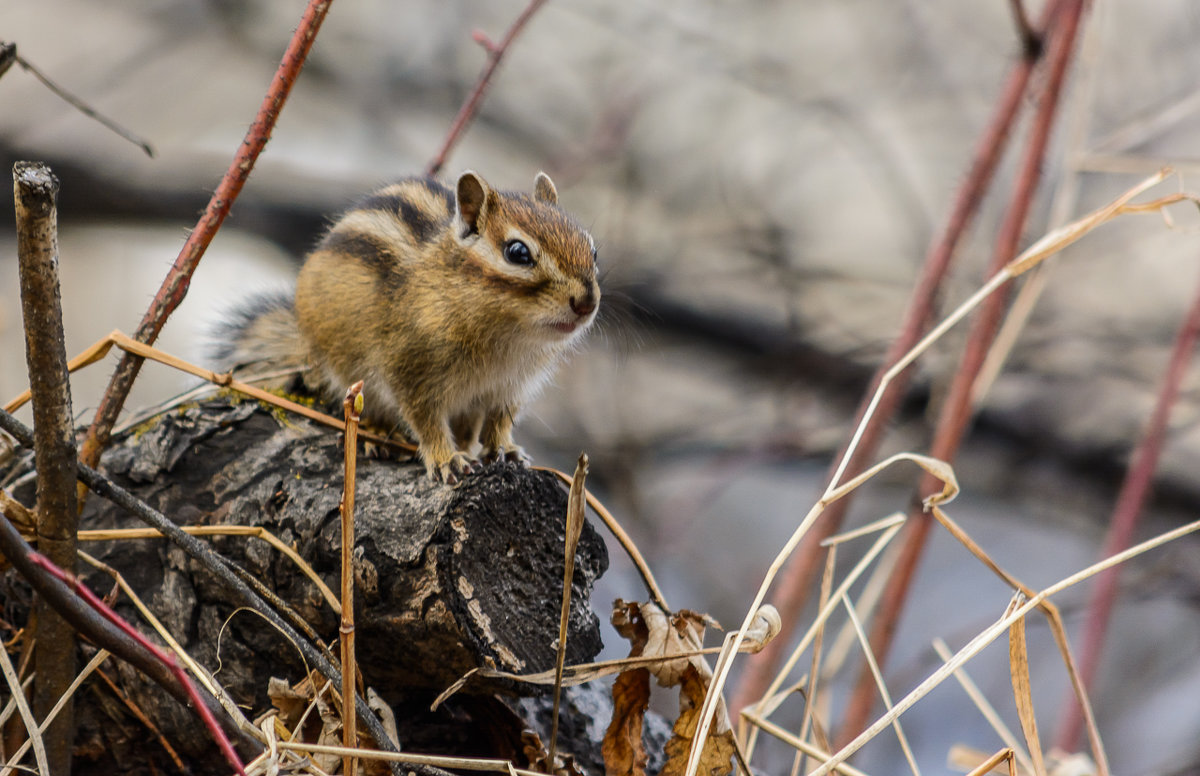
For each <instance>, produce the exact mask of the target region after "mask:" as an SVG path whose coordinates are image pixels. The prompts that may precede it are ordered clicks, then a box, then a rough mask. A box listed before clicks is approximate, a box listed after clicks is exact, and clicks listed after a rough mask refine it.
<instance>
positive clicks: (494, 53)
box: [425, 0, 546, 176]
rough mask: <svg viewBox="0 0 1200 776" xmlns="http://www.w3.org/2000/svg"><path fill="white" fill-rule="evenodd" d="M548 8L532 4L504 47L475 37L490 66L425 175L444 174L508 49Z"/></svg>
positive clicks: (539, 1) (537, 2)
mask: <svg viewBox="0 0 1200 776" xmlns="http://www.w3.org/2000/svg"><path fill="white" fill-rule="evenodd" d="M545 4H546V0H530V2H529V5H527V6H526V7H525V10H524V11H522V12H521V15H520V16H518V17H517V18H516V21H514V22H513V23H512V26H511V27H509V28H508V32H506V33H505V34H504V38H503V39H502V40H501V41H500V43H498V44H497V43H493V42H492V41H491V39H489V38H488V37H487V36H486V35H484V34H483V33H482V32H478V31H477V32H476V33H475V34H474V35H473V36H472V37H473V38H474V39H475V42H476V43H478V44H479V45H481V46H483V48H484V50H485V51H487V62H485V63H484V65H483V69H482V70H480V71H479V78H477V79H476V80H475V86H474V87H473V88H472V89H471V93H470V94H469V95H467V99H466V101H465V102H464V103H463V105H462V107H461V108H459V110H458V115H457V116H455V117H454V121H453V123H451V124H450V130H449V131H448V132H447V133H446V139H445V140H443V141H442V147H441V150H439V151H438V152H437V156H435V157H433V161H431V162H430V163H429V166H428V167H426V168H425V174H426V175H429V176H434V175H437V174H438V173H439V172H441V169H442V167H443V165H445V164H446V157H448V156H449V155H450V151H451V150H453V148H454V146H455V145H457V144H458V141H459V139H460V138H461V137H462V134H463V133H464V132H465V131H466V130H467V127H468V126H469V125H470V123H471V121H472V119H474V118H475V113H476V112H477V111H478V110H479V105H480V103H482V102H483V96H484V94H486V93H487V90H488V87H489V86H491V82H492V76H493V75H495V73H496V69H497V68H498V67H499V66H500V60H501V59H503V58H504V55H505V54H506V53H507V52H508V47H509V46H511V45H512V42H513V40H514V39H515V38H516V37H517V35H518V34H519V33H520V32H521V29H522V28H524V26H525V24H526V22H528V21H529V19H530V17H532V16H533V15H534V13H536V12H537V10H538V9H539V8H541V7H542V6H543V5H545Z"/></svg>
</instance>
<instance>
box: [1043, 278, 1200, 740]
mask: <svg viewBox="0 0 1200 776" xmlns="http://www.w3.org/2000/svg"><path fill="white" fill-rule="evenodd" d="M1198 337H1200V287H1197V289H1196V295H1195V297H1194V298H1193V300H1192V307H1191V309H1190V310H1189V311H1188V315H1187V318H1186V319H1185V320H1184V323H1183V325H1182V326H1181V327H1180V329H1179V333H1178V334H1177V335H1176V338H1175V346H1174V348H1173V350H1172V351H1171V358H1170V361H1169V363H1168V364H1167V369H1166V373H1165V374H1164V375H1163V379H1162V385H1161V386H1160V388H1159V394H1158V400H1157V402H1156V403H1155V405H1154V411H1153V413H1152V414H1151V415H1150V422H1149V424H1148V425H1147V427H1146V430H1145V432H1144V433H1143V435H1142V438H1141V441H1140V442H1138V446H1137V449H1136V450H1135V451H1134V454H1133V460H1132V463H1131V464H1130V466H1129V471H1128V472H1127V473H1126V475H1125V480H1124V481H1123V482H1122V483H1121V491H1120V493H1119V494H1118V495H1117V501H1116V504H1114V505H1113V511H1112V517H1111V518H1110V519H1109V527H1108V533H1107V535H1106V536H1105V538H1104V547H1103V549H1102V550H1101V553H1100V554H1101V557H1107V556H1109V555H1114V554H1116V553H1118V552H1121V551H1122V550H1124V549H1125V548H1126V547H1128V546H1129V545H1130V543H1131V542H1132V541H1133V536H1134V533H1135V531H1136V529H1137V525H1138V519H1139V518H1140V517H1141V512H1142V507H1143V505H1144V504H1145V501H1146V497H1147V495H1148V494H1149V492H1150V488H1151V485H1152V484H1153V481H1154V471H1155V469H1157V468H1158V459H1159V456H1160V454H1161V453H1162V447H1163V444H1164V443H1165V442H1166V436H1167V422H1168V421H1169V420H1170V417H1171V408H1172V407H1174V406H1175V402H1176V400H1177V399H1178V398H1179V389H1180V385H1181V384H1182V382H1183V378H1184V377H1185V376H1186V374H1187V369H1188V364H1189V362H1190V361H1191V356H1192V351H1193V350H1194V349H1195V346H1196V340H1197V338H1198ZM1119 574H1120V571H1119V569H1112V570H1110V571H1107V572H1105V573H1104V574H1101V575H1100V576H1098V577H1097V578H1096V582H1095V585H1094V586H1093V588H1092V595H1091V598H1090V600H1089V601H1088V607H1087V620H1086V625H1085V626H1084V636H1083V647H1082V649H1083V654H1082V655H1081V656H1080V660H1079V669H1080V675H1081V676H1082V678H1083V684H1084V686H1085V687H1088V688H1090V687H1091V686H1092V680H1093V679H1094V678H1095V675H1096V669H1097V668H1098V666H1099V664H1100V654H1101V652H1102V651H1103V649H1104V637H1105V634H1106V632H1107V631H1108V623H1109V620H1110V619H1111V618H1112V609H1113V604H1114V602H1115V600H1116V597H1117V592H1118V585H1117V582H1118V579H1119ZM1081 725H1082V718H1081V716H1080V712H1079V705H1078V703H1077V702H1076V700H1075V697H1074V696H1073V695H1072V696H1071V697H1070V698H1068V699H1067V702H1066V705H1065V706H1064V708H1063V714H1062V717H1061V719H1060V722H1059V729H1058V737H1057V740H1056V741H1055V744H1056V745H1057V746H1058V747H1059V748H1060V749H1063V750H1064V751H1068V752H1073V751H1075V747H1076V746H1077V745H1078V741H1079V730H1080V727H1081Z"/></svg>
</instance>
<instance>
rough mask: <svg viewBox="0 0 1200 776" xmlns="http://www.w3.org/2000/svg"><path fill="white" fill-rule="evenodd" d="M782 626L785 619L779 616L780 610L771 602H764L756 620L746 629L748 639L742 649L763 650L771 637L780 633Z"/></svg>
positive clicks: (756, 615)
mask: <svg viewBox="0 0 1200 776" xmlns="http://www.w3.org/2000/svg"><path fill="white" fill-rule="evenodd" d="M782 627H783V620H781V619H780V617H779V610H778V609H776V608H775V607H774V606H771V605H770V604H763V605H762V606H760V607H758V613H757V614H755V615H754V621H753V622H752V623H750V627H749V628H747V629H746V641H745V643H744V645H743V646H742V649H743V650H744V651H747V652H751V653H758V652H761V651H762V650H763V647H765V646H767V644H769V643H770V642H771V639H773V638H775V637H776V636H777V635H779V630H780V629H781V628H782Z"/></svg>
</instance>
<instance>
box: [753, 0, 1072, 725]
mask: <svg viewBox="0 0 1200 776" xmlns="http://www.w3.org/2000/svg"><path fill="white" fill-rule="evenodd" d="M1056 7H1057V2H1049V3H1046V4H1045V6H1044V7H1043V9H1042V13H1041V17H1040V18H1039V20H1038V29H1039V30H1045V29H1046V28H1047V24H1048V22H1049V20H1050V19H1051V18H1052V14H1053V13H1054V10H1055V8H1056ZM1024 54H1025V56H1022V57H1021V58H1020V59H1018V60H1017V61H1016V62H1015V63H1014V64H1013V67H1012V70H1011V71H1010V72H1009V74H1008V77H1007V78H1006V80H1005V82H1004V86H1003V87H1002V88H1001V91H1000V94H999V96H998V98H997V100H996V109H995V112H994V113H993V114H992V117H991V118H990V119H989V121H988V123H987V125H986V128H985V129H984V132H983V134H982V135H981V136H980V138H979V141H978V143H977V145H976V146H975V150H974V153H973V156H972V159H971V163H970V171H969V172H968V174H967V176H966V178H965V179H964V180H963V183H962V186H961V187H960V188H959V189H958V191H957V193H956V194H955V198H954V202H953V204H952V205H951V208H950V213H949V215H948V217H947V220H946V224H945V227H944V228H943V231H942V232H941V234H940V236H939V237H938V239H937V240H936V241H935V242H934V243H933V245H932V246H931V247H930V249H929V252H928V254H927V255H926V258H925V262H924V265H923V266H922V268H921V272H920V275H919V277H918V279H917V282H916V285H915V287H914V289H913V292H912V295H911V296H910V298H909V302H908V306H907V307H906V309H905V312H904V317H903V320H902V322H901V324H900V328H899V333H898V334H897V335H896V338H895V340H893V341H892V343H891V345H889V346H888V352H887V354H886V355H885V356H884V358H883V360H882V366H881V367H880V369H879V370H878V371H877V372H876V373H875V375H874V377H873V378H872V381H871V387H870V388H869V389H868V390H867V392H866V393H865V394H864V396H863V398H862V400H861V403H860V404H859V408H858V415H857V417H858V418H859V419H860V422H863V423H865V424H866V425H865V429H864V432H863V433H862V434H861V435H859V436H858V437H857V440H856V442H855V444H856V446H857V449H855V450H851V449H850V448H849V447H847V449H846V451H845V453H844V454H843V455H842V456H841V458H840V459H839V463H838V469H837V470H841V469H843V467H848V470H849V471H850V472H851V473H854V472H858V471H861V470H863V469H864V468H866V466H867V465H868V464H869V463H870V461H871V459H872V458H873V457H874V456H875V452H876V450H877V449H878V446H879V444H880V442H881V441H882V439H883V434H884V432H885V430H886V429H887V427H888V423H889V422H890V420H891V418H892V417H893V416H894V415H895V412H896V410H897V409H898V408H899V406H900V402H901V400H902V399H903V397H904V393H905V388H906V387H907V384H908V379H909V377H910V376H911V373H910V372H908V371H906V370H904V369H901V370H900V371H898V372H897V373H896V374H893V375H891V376H890V377H886V380H887V383H886V384H885V383H884V380H885V376H886V375H889V374H891V372H892V365H894V364H895V363H896V362H898V361H899V360H900V359H901V358H903V357H904V355H905V354H906V353H908V352H909V351H910V350H912V348H913V347H914V346H915V345H916V344H917V342H918V341H919V340H920V339H921V336H922V335H923V334H924V333H925V332H926V331H927V330H928V328H929V323H930V321H931V319H932V318H933V310H934V307H935V304H936V300H937V297H938V295H939V293H940V292H941V287H942V284H943V281H944V279H945V277H946V276H947V274H948V273H949V270H950V267H951V265H952V263H953V260H954V257H955V255H956V252H957V248H958V245H959V242H960V241H961V240H962V237H963V235H965V234H966V232H967V230H968V228H969V227H970V225H971V223H972V221H973V220H974V218H975V215H976V214H977V212H978V210H979V208H980V206H981V204H982V202H983V197H984V194H985V193H986V191H987V189H988V187H989V186H990V184H991V181H992V179H993V177H994V175H995V171H996V169H997V167H998V166H999V163H1000V160H1001V158H1002V156H1003V153H1004V149H1005V147H1006V146H1007V144H1008V140H1009V136H1010V134H1011V131H1012V128H1013V126H1014V124H1015V123H1016V119H1017V116H1018V114H1019V113H1020V111H1021V108H1022V107H1023V106H1024V105H1025V104H1026V103H1027V100H1026V92H1027V89H1028V86H1029V82H1030V79H1031V76H1032V74H1033V70H1034V67H1035V65H1036V64H1037V63H1038V61H1039V59H1040V57H1038V56H1035V55H1034V52H1032V51H1030V50H1029V49H1028V48H1026V49H1025V51H1024ZM868 417H869V418H870V419H869V420H867V418H868ZM837 470H835V471H837ZM840 476H841V474H840V473H838V474H831V476H830V479H829V481H830V482H834V481H836V479H837V478H838V477H840ZM849 502H850V499H846V500H843V501H840V502H838V503H836V504H833V505H832V506H831V508H830V510H829V512H828V513H827V515H826V518H825V520H824V521H822V522H821V523H818V524H817V525H816V527H815V528H814V530H813V532H812V534H811V536H809V537H808V538H806V540H805V543H804V545H803V546H802V547H801V549H800V554H799V557H797V558H796V559H795V560H794V561H793V562H792V563H791V564H790V565H789V566H788V569H787V571H786V573H785V575H784V577H783V579H782V580H781V581H780V585H779V590H778V592H777V593H776V595H775V597H774V599H773V602H774V603H775V604H776V605H777V606H778V607H779V608H780V609H782V610H784V611H795V610H798V609H800V606H801V604H802V602H803V601H804V599H805V598H806V597H807V596H808V595H809V590H810V588H811V587H812V585H811V581H810V580H811V577H812V576H813V574H814V573H815V570H816V564H817V557H818V554H819V545H820V540H821V539H823V538H825V537H827V536H829V535H831V534H833V533H834V532H836V531H837V530H838V528H839V527H840V525H841V523H842V518H843V517H844V516H845V513H846V510H847V508H848V505H849ZM793 628H794V625H793V624H792V622H791V621H789V623H788V628H787V632H786V633H785V637H784V638H782V639H780V640H779V643H778V645H777V646H776V648H775V649H773V650H771V651H770V652H768V654H767V655H765V656H764V658H765V659H760V660H756V661H751V662H750V663H749V664H748V665H747V667H746V672H745V674H744V676H743V678H742V681H741V684H740V686H739V687H738V692H737V697H736V698H735V702H734V708H741V707H743V706H746V705H748V704H749V703H752V702H754V700H755V699H756V698H757V697H759V696H761V695H762V694H763V688H764V687H766V685H767V683H768V681H769V675H770V672H771V671H772V670H773V669H774V668H775V667H776V666H778V664H779V662H780V658H781V657H782V650H783V649H784V647H785V646H786V642H788V641H789V637H790V634H791V631H792V629H793Z"/></svg>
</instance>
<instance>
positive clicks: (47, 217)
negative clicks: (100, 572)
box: [13, 162, 78, 773]
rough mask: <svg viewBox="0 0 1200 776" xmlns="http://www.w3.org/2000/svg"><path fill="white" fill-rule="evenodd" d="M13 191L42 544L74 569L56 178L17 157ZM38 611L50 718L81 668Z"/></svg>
mask: <svg viewBox="0 0 1200 776" xmlns="http://www.w3.org/2000/svg"><path fill="white" fill-rule="evenodd" d="M13 196H14V199H15V201H16V211H17V254H18V257H19V259H20V267H21V272H20V275H21V309H22V313H23V316H24V323H25V356H26V363H27V364H28V365H29V386H30V392H31V394H32V396H33V419H34V420H33V427H34V455H35V461H36V465H37V500H38V509H37V515H36V517H37V537H38V546H39V547H41V549H42V553H43V554H44V555H46V557H48V558H49V559H50V560H51V562H53V563H56V564H58V565H59V566H60V567H62V568H65V569H74V568H75V531H76V529H77V527H78V526H77V523H78V520H77V514H78V508H77V507H76V500H75V433H74V429H73V427H72V421H71V419H72V413H71V387H70V384H69V383H68V382H67V353H66V348H65V345H64V343H65V337H64V336H63V325H62V300H61V298H60V295H59V283H58V213H57V210H56V202H57V199H58V179H57V178H56V177H54V174H53V173H52V172H51V171H50V168H49V167H47V166H46V165H44V164H41V163H40V162H17V163H16V164H14V165H13ZM36 612H37V626H36V631H35V635H34V637H35V639H36V640H37V652H36V654H35V656H34V666H35V668H34V671H35V672H36V673H37V681H36V682H34V685H33V690H34V692H33V711H34V714H36V715H37V716H38V718H39V719H44V718H45V717H46V715H47V714H48V713H49V712H50V709H51V708H53V707H54V705H55V704H56V703H57V702H58V699H59V698H61V697H62V695H63V693H64V692H65V691H66V689H67V686H68V685H69V684H70V682H71V677H72V676H74V674H75V634H74V631H72V630H71V627H70V626H69V625H67V623H66V622H65V621H64V620H63V619H62V618H61V617H59V616H58V615H57V614H56V613H55V612H54V610H53V609H51V608H50V607H48V606H46V605H45V604H44V603H42V602H41V601H39V602H38V603H37V604H36ZM73 710H74V705H73V704H72V703H70V702H69V703H68V704H67V706H66V708H64V709H63V712H62V713H61V714H59V716H58V719H57V720H56V721H55V722H54V724H53V725H51V726H50V727H49V729H48V730H47V731H46V735H45V738H46V744H47V747H48V749H49V751H50V752H51V754H50V758H51V759H50V768H51V769H52V771H53V772H54V773H70V771H71V750H72V746H71V742H72V740H73V739H74V727H75V726H74V711H73Z"/></svg>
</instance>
